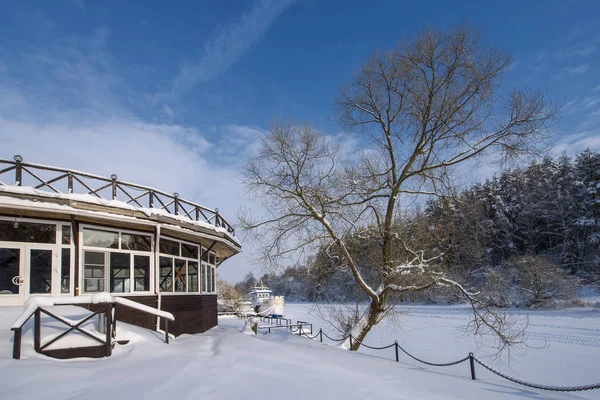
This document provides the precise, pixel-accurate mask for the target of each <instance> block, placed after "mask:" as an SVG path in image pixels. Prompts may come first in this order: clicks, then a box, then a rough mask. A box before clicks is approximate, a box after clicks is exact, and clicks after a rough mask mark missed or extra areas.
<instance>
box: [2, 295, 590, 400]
mask: <svg viewBox="0 0 600 400" xmlns="http://www.w3.org/2000/svg"><path fill="white" fill-rule="evenodd" d="M310 308H311V307H310V305H307V304H288V305H287V306H286V314H288V315H289V316H290V317H291V318H292V319H293V320H294V322H295V321H296V320H297V319H300V320H307V321H311V322H313V323H315V326H314V330H315V332H317V331H318V329H319V325H320V320H319V319H318V317H317V316H316V315H314V314H312V313H311V312H310ZM20 311H21V308H20V307H2V308H0V398H2V399H13V398H15V399H67V398H89V399H107V398H110V399H121V398H126V399H131V398H156V399H164V398H171V399H198V398H208V399H236V400H237V399H246V398H250V399H256V398H260V399H271V398H272V399H302V400H305V399H309V398H317V399H330V398H342V397H343V398H345V399H369V398H377V399H511V398H515V399H525V398H535V399H600V390H594V391H588V392H579V393H552V392H544V391H540V390H535V389H529V388H526V387H522V386H518V385H516V384H513V383H511V382H509V381H506V380H503V379H502V378H500V377H497V376H494V375H492V374H491V373H489V372H487V371H485V370H484V369H483V368H482V367H479V366H478V368H477V377H478V380H477V381H472V380H471V379H470V374H469V367H468V363H463V364H460V365H457V366H454V367H447V368H435V367H428V366H425V365H422V364H419V363H417V362H416V361H414V360H411V359H409V358H408V357H407V356H404V355H401V356H400V362H399V363H396V362H395V360H394V350H393V348H390V349H388V350H382V351H367V350H361V352H364V353H371V354H360V353H361V352H359V354H357V353H355V352H350V351H347V350H343V349H339V348H337V347H335V346H333V345H326V344H321V343H319V342H318V340H317V341H316V340H310V339H305V338H300V337H296V336H293V335H291V334H289V333H288V332H284V331H279V332H274V333H271V334H269V335H258V336H255V335H253V334H252V335H249V334H244V333H243V332H242V330H243V327H244V325H243V324H244V322H243V321H242V320H239V319H237V318H235V317H221V318H220V319H219V327H218V328H215V329H212V330H210V331H209V332H206V333H204V334H199V335H184V336H180V337H178V338H177V339H175V340H173V341H171V344H168V345H167V344H165V343H164V342H163V338H162V336H161V335H159V334H157V333H155V332H150V331H147V330H144V329H141V328H138V327H134V326H131V325H127V324H123V323H119V325H118V330H119V335H118V338H119V339H129V340H130V343H129V344H128V345H124V346H118V345H117V346H116V347H115V350H114V352H113V356H112V357H110V358H107V359H96V360H90V359H78V360H65V361H57V360H53V359H49V358H47V357H44V356H42V355H40V354H37V353H35V352H34V351H33V347H32V341H33V340H32V333H31V328H32V325H31V321H30V322H28V323H27V325H26V326H25V329H26V330H25V336H24V338H23V359H21V360H13V359H12V358H11V355H12V340H11V339H12V332H11V331H10V326H11V325H12V323H13V321H14V319H16V318H17V316H18V314H19V313H20ZM404 311H408V310H404ZM467 312H468V311H467V309H466V308H464V307H461V306H450V307H438V306H415V307H411V308H410V311H409V312H407V313H404V314H402V315H401V318H400V321H401V327H400V328H395V327H392V326H391V324H384V325H382V326H380V327H377V328H375V330H374V331H373V332H372V333H371V334H370V335H369V336H368V337H367V339H366V340H365V342H366V343H367V344H369V345H373V346H380V345H384V344H385V345H387V344H390V343H393V341H394V340H396V339H397V340H398V342H399V343H400V344H401V345H402V346H404V347H405V348H406V349H407V350H408V351H411V352H414V354H415V355H417V356H418V357H421V358H424V359H426V360H431V361H436V362H444V361H452V360H455V359H458V358H462V357H464V356H465V355H466V354H467V353H468V352H469V351H474V352H475V354H476V355H477V356H478V357H481V358H485V359H486V360H487V361H489V362H490V363H492V362H495V361H494V360H493V359H490V358H486V355H489V354H491V353H492V352H493V351H492V350H490V349H485V348H481V349H477V348H476V345H475V343H474V342H473V340H472V339H471V338H469V337H465V336H464V334H463V331H462V327H463V326H464V323H465V322H466V321H467ZM74 319H76V318H74ZM323 327H324V329H325V330H326V331H327V332H328V333H333V331H332V330H331V329H330V328H329V327H327V326H326V325H325V324H323ZM529 331H530V332H531V333H530V335H531V336H530V343H529V344H530V345H531V346H538V347H543V346H544V344H545V345H546V346H545V347H546V348H544V349H539V350H538V349H529V350H528V351H527V353H526V354H525V355H523V356H522V357H519V356H515V357H514V358H513V360H512V362H511V364H510V365H507V364H501V365H499V366H498V365H497V364H494V366H495V367H499V368H501V369H502V370H503V371H505V372H507V373H509V374H510V375H513V376H517V377H519V378H521V379H525V380H528V381H532V382H536V383H542V384H551V385H581V384H589V383H597V382H600V374H598V369H597V360H598V359H599V356H600V313H599V310H596V309H570V310H562V311H543V312H540V311H537V312H535V313H532V314H531V315H530V316H529ZM246 333H247V332H246ZM382 357H386V358H387V359H385V358H382Z"/></svg>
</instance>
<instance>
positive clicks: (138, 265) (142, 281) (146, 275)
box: [133, 255, 150, 292]
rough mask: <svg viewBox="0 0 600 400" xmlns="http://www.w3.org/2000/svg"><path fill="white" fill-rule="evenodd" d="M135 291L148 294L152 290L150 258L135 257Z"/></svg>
mask: <svg viewBox="0 0 600 400" xmlns="http://www.w3.org/2000/svg"><path fill="white" fill-rule="evenodd" d="M133 268H134V270H133V276H134V279H135V287H134V289H133V290H134V291H136V292H147V291H149V290H150V257H149V256H138V255H135V256H133Z"/></svg>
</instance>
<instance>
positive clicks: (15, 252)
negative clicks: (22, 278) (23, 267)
mask: <svg viewBox="0 0 600 400" xmlns="http://www.w3.org/2000/svg"><path fill="white" fill-rule="evenodd" d="M20 260H21V252H20V251H19V249H0V297H1V296H2V295H4V294H18V293H19V287H18V286H17V285H15V284H14V283H13V278H14V277H16V276H19V275H20V274H19V265H20Z"/></svg>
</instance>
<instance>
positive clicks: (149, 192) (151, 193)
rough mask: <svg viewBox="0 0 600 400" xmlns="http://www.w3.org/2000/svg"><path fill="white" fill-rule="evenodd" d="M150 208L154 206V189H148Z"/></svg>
mask: <svg viewBox="0 0 600 400" xmlns="http://www.w3.org/2000/svg"><path fill="white" fill-rule="evenodd" d="M148 208H154V190H152V189H150V190H149V191H148Z"/></svg>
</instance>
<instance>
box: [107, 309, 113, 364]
mask: <svg viewBox="0 0 600 400" xmlns="http://www.w3.org/2000/svg"><path fill="white" fill-rule="evenodd" d="M111 331H112V303H106V357H110V356H111V354H112V337H111V336H112V335H111Z"/></svg>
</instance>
